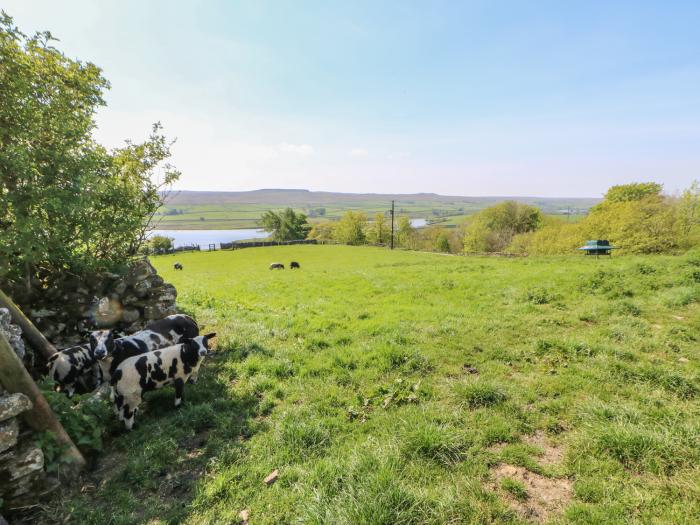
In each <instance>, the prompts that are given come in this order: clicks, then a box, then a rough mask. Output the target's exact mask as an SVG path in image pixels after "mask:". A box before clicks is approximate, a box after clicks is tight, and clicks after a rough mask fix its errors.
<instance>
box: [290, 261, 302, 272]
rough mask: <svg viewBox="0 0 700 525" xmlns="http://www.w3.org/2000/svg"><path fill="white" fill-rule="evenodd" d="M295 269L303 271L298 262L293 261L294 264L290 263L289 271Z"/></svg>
mask: <svg viewBox="0 0 700 525" xmlns="http://www.w3.org/2000/svg"><path fill="white" fill-rule="evenodd" d="M294 268H299V269H301V266H300V265H299V263H298V262H296V261H292V262H290V263H289V269H290V270H293V269H294Z"/></svg>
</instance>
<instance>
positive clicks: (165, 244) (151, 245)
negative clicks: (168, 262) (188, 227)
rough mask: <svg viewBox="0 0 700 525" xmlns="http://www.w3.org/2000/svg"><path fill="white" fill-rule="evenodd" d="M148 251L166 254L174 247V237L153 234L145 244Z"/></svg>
mask: <svg viewBox="0 0 700 525" xmlns="http://www.w3.org/2000/svg"><path fill="white" fill-rule="evenodd" d="M143 247H144V248H145V249H146V252H147V253H157V254H164V253H168V252H169V251H171V250H172V249H173V239H172V238H170V237H166V236H165V235H153V236H151V237H149V238H148V241H147V242H146V243H145V244H144V245H143Z"/></svg>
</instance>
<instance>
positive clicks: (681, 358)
mask: <svg viewBox="0 0 700 525" xmlns="http://www.w3.org/2000/svg"><path fill="white" fill-rule="evenodd" d="M678 362H679V363H687V362H688V358H687V357H679V358H678Z"/></svg>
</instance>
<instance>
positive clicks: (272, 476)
mask: <svg viewBox="0 0 700 525" xmlns="http://www.w3.org/2000/svg"><path fill="white" fill-rule="evenodd" d="M279 476H280V471H279V470H278V469H275V470H273V471H272V472H270V474H268V476H267V477H266V478H265V479H264V480H263V481H264V482H265V485H267V486H268V487H269V486H270V485H272V484H273V483H274V482H275V481H277V478H279Z"/></svg>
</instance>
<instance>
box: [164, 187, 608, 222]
mask: <svg viewBox="0 0 700 525" xmlns="http://www.w3.org/2000/svg"><path fill="white" fill-rule="evenodd" d="M507 198H508V197H452V196H444V195H435V194H416V195H378V194H352V193H328V192H309V191H303V190H258V191H252V192H180V193H173V194H172V195H171V196H169V197H168V199H167V202H166V205H165V206H163V208H162V209H161V210H160V211H159V214H158V215H157V216H156V217H155V225H156V227H158V228H161V229H176V230H220V229H234V228H255V227H257V226H258V220H259V219H260V216H261V215H262V214H263V212H265V211H266V210H270V209H273V210H277V209H282V208H285V207H288V206H289V207H292V208H294V209H295V211H299V212H303V213H306V214H307V215H309V216H310V221H311V222H312V223H313V222H318V221H322V220H337V219H339V218H340V217H341V216H342V215H343V214H344V213H345V212H346V211H348V210H355V211H363V212H365V213H366V214H367V215H368V216H370V217H372V216H373V215H374V214H375V213H378V212H379V213H384V212H387V210H389V208H390V207H391V201H392V199H393V200H395V201H396V212H397V213H398V214H399V215H408V216H410V217H411V218H421V219H428V218H435V217H437V216H441V215H449V222H448V224H461V223H462V222H464V218H465V217H467V216H469V215H471V214H473V213H476V212H477V211H479V210H482V209H484V208H486V207H487V206H490V205H492V204H495V203H497V202H500V201H502V200H505V199H507ZM517 200H519V201H521V202H524V203H526V204H533V205H535V206H538V207H540V208H541V209H542V210H543V211H544V212H545V213H560V212H561V210H563V209H566V208H567V207H571V208H572V209H578V210H581V209H583V210H585V209H588V208H589V207H590V206H592V205H593V204H595V203H596V202H598V200H597V199H564V198H562V199H555V198H537V197H518V198H517ZM321 208H323V210H324V215H323V216H317V215H316V214H317V212H318V210H319V209H321Z"/></svg>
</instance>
